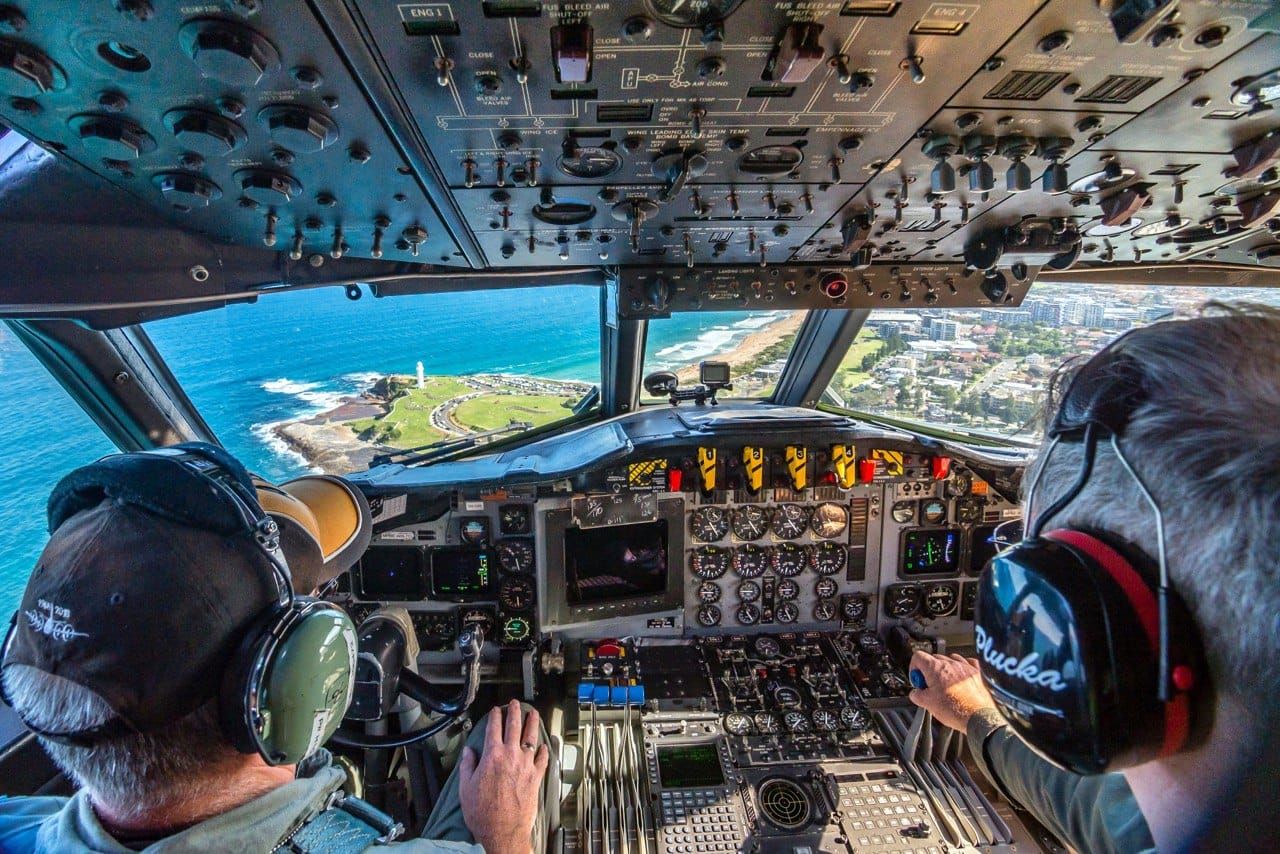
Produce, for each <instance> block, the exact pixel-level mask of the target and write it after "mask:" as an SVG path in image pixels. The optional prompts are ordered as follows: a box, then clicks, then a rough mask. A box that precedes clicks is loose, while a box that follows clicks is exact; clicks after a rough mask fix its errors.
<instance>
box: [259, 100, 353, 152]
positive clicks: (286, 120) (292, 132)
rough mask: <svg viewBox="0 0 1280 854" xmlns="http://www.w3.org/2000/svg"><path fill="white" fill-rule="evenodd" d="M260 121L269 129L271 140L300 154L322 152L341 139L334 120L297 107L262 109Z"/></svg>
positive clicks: (273, 105) (274, 105)
mask: <svg viewBox="0 0 1280 854" xmlns="http://www.w3.org/2000/svg"><path fill="white" fill-rule="evenodd" d="M258 121H260V122H262V123H263V124H264V125H266V126H267V133H269V134H270V135H271V139H272V140H274V141H275V142H277V143H279V144H280V145H283V146H284V147H285V148H288V149H289V150H290V151H296V152H299V153H306V152H313V151H319V150H320V149H322V148H324V147H325V146H326V145H328V144H329V143H331V142H333V141H334V140H335V139H337V138H338V126H337V125H336V124H334V122H333V120H332V119H330V118H329V117H328V116H326V115H324V114H323V113H317V112H316V111H315V110H309V109H307V108H306V107H299V106H296V105H294V104H272V105H270V106H267V107H263V108H262V112H260V113H258Z"/></svg>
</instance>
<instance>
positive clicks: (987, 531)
mask: <svg viewBox="0 0 1280 854" xmlns="http://www.w3.org/2000/svg"><path fill="white" fill-rule="evenodd" d="M995 533H996V526H995V525H976V526H974V529H973V532H972V533H971V534H969V537H970V540H969V574H970V575H981V574H982V570H983V568H984V567H985V566H986V565H987V561H989V560H991V559H992V558H993V557H995V556H996V552H998V551H1000V547H999V546H998V545H996V539H995Z"/></svg>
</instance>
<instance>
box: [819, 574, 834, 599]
mask: <svg viewBox="0 0 1280 854" xmlns="http://www.w3.org/2000/svg"><path fill="white" fill-rule="evenodd" d="M838 589H839V588H838V587H837V585H836V580H835V579H834V578H819V579H818V583H817V584H815V585H813V595H815V596H817V597H818V598H819V599H830V598H831V597H832V596H834V595H836V590H838Z"/></svg>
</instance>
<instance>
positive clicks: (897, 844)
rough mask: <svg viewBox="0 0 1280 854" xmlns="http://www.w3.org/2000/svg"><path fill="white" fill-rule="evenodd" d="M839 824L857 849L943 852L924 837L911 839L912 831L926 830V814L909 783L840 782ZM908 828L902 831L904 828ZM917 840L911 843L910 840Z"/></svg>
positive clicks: (922, 832)
mask: <svg viewBox="0 0 1280 854" xmlns="http://www.w3.org/2000/svg"><path fill="white" fill-rule="evenodd" d="M840 811H841V812H842V813H843V814H844V818H843V821H842V822H841V824H842V825H843V826H844V828H845V830H846V831H847V832H848V834H849V844H850V845H852V846H853V848H855V849H857V850H861V849H872V850H875V851H891V852H895V854H896V852H902V854H908V853H909V854H943V852H942V847H941V846H939V845H934V844H930V842H929V841H927V840H913V839H912V838H911V835H910V834H911V833H912V832H913V831H915V832H916V833H919V834H920V835H922V836H932V834H931V833H930V832H929V824H928V821H927V819H928V814H927V813H926V812H925V810H924V807H923V805H922V804H921V802H920V798H919V796H918V795H917V794H916V793H915V792H914V790H912V789H911V787H910V786H908V785H905V784H900V783H893V782H863V783H845V782H842V783H841V784H840ZM904 830H905V831H907V834H904V833H903V831H904ZM913 841H914V842H918V844H915V845H913V844H912V843H913Z"/></svg>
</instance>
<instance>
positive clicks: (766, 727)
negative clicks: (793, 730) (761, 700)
mask: <svg viewBox="0 0 1280 854" xmlns="http://www.w3.org/2000/svg"><path fill="white" fill-rule="evenodd" d="M751 722H752V723H754V724H755V725H756V729H757V730H759V731H760V732H762V733H765V734H766V735H768V734H772V733H775V732H777V731H778V729H779V726H778V716H777V715H774V714H770V713H769V712H757V713H756V714H755V715H754V716H753V717H752V718H751Z"/></svg>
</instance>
